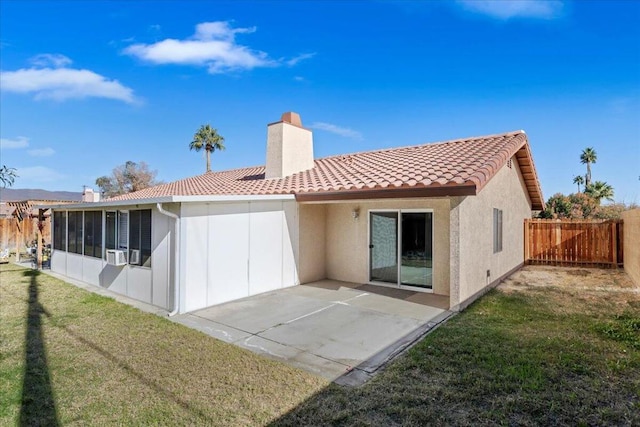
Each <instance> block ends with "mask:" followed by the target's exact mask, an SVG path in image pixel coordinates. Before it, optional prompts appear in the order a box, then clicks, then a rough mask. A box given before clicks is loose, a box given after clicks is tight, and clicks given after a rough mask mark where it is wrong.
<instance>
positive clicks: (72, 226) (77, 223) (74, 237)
mask: <svg viewBox="0 0 640 427" xmlns="http://www.w3.org/2000/svg"><path fill="white" fill-rule="evenodd" d="M82 225H83V224H82V211H80V212H69V234H68V238H69V239H68V242H69V243H68V251H69V252H72V253H74V254H82V229H83V227H82Z"/></svg>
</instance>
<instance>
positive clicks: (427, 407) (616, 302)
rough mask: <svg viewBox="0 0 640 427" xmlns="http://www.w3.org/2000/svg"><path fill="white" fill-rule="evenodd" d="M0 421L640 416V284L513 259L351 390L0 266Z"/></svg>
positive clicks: (597, 421)
mask: <svg viewBox="0 0 640 427" xmlns="http://www.w3.org/2000/svg"><path fill="white" fill-rule="evenodd" d="M0 298H1V301H2V302H1V305H0V325H1V328H2V329H1V336H0V339H1V341H0V402H2V405H0V425H16V424H20V425H37V424H41V425H56V424H61V425H65V424H93V425H103V424H119V425H140V424H156V425H157V424H162V425H175V424H178V425H264V424H272V425H327V424H332V425H376V426H377V425H400V424H402V425H424V424H432V425H438V424H440V425H442V424H447V425H469V424H473V425H495V424H507V425H515V424H517V425H607V424H608V425H640V292H639V289H638V288H637V287H633V285H630V284H629V282H628V279H627V278H626V276H624V275H622V274H620V273H616V272H614V271H606V270H577V269H558V270H552V269H548V268H547V269H546V270H545V269H544V268H533V269H529V268H527V269H525V271H522V272H519V273H517V274H516V275H514V276H513V277H512V278H511V279H510V280H509V281H507V283H506V284H505V285H504V286H501V287H500V288H499V289H498V290H495V291H492V292H491V293H489V294H488V295H487V296H485V297H483V298H482V299H481V300H480V301H478V302H477V303H475V304H473V305H472V306H471V307H470V308H469V309H467V310H466V311H465V312H463V313H462V314H460V315H458V316H455V317H454V318H452V319H451V320H450V321H449V322H447V323H446V324H445V325H443V326H442V327H440V328H438V329H437V330H436V331H435V332H434V333H432V334H430V335H428V336H427V337H426V338H425V339H424V340H423V341H421V342H420V343H419V344H418V345H416V346H415V347H413V348H412V349H411V350H410V351H409V352H408V353H406V354H404V355H402V356H401V357H400V358H398V359H397V360H396V361H395V362H393V363H392V364H391V365H389V366H388V367H387V369H385V370H384V371H383V372H381V373H380V374H379V375H377V376H376V377H375V378H374V379H373V380H371V381H370V382H368V383H367V384H365V385H364V386H362V387H358V388H350V387H340V386H336V385H333V384H331V385H328V384H326V382H325V381H323V380H321V379H319V378H317V377H314V376H312V375H311V374H306V373H304V372H302V371H299V370H296V369H294V368H289V367H287V366H285V365H283V364H280V363H278V362H275V361H272V360H269V359H265V358H262V357H260V356H257V355H254V354H252V353H250V352H247V351H245V350H242V349H239V348H236V347H234V346H232V345H229V344H225V343H223V342H220V341H217V340H215V339H212V338H209V337H207V336H205V335H203V334H200V333H199V332H196V331H193V330H190V329H188V328H185V327H183V326H181V325H178V324H174V323H172V322H170V321H168V320H167V319H164V318H160V317H158V316H155V315H152V314H146V313H142V312H140V311H138V310H136V309H134V308H131V307H128V306H125V305H122V304H120V303H117V302H115V301H113V300H111V299H108V298H105V297H101V296H97V295H94V294H91V293H88V292H86V291H83V290H80V289H78V288H75V287H74V286H71V285H68V284H65V283H63V282H61V281H59V280H57V279H54V278H51V277H49V276H47V275H44V274H37V272H35V271H32V270H25V269H22V268H19V267H17V266H15V265H7V266H1V267H0Z"/></svg>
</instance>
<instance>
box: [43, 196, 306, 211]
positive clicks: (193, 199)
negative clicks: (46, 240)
mask: <svg viewBox="0 0 640 427" xmlns="http://www.w3.org/2000/svg"><path fill="white" fill-rule="evenodd" d="M277 200H295V196H294V195H293V194H277V195H232V196H220V195H203V196H165V197H153V198H148V199H128V200H114V201H111V202H110V201H104V202H88V203H68V204H59V205H34V207H36V208H42V209H45V208H46V209H64V210H92V209H97V208H115V207H119V206H135V205H151V204H156V203H197V202H207V203H225V202H254V201H255V202H258V201H277Z"/></svg>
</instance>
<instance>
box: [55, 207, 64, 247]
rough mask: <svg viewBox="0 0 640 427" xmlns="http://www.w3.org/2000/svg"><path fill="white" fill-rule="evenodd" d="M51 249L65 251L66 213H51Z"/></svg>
mask: <svg viewBox="0 0 640 427" xmlns="http://www.w3.org/2000/svg"><path fill="white" fill-rule="evenodd" d="M53 249H56V250H60V251H66V250H67V213H66V212H54V213H53Z"/></svg>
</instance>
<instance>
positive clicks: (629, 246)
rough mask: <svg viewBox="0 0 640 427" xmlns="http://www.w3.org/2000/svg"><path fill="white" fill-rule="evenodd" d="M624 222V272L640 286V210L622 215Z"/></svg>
mask: <svg viewBox="0 0 640 427" xmlns="http://www.w3.org/2000/svg"><path fill="white" fill-rule="evenodd" d="M622 220H623V221H624V237H623V238H624V243H623V245H624V246H623V250H624V271H626V272H627V274H628V275H629V277H631V280H633V282H634V283H635V284H636V285H638V286H640V209H633V210H630V211H625V212H623V213H622Z"/></svg>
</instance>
